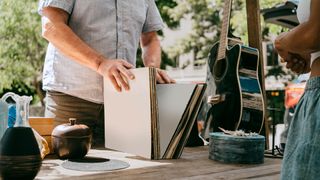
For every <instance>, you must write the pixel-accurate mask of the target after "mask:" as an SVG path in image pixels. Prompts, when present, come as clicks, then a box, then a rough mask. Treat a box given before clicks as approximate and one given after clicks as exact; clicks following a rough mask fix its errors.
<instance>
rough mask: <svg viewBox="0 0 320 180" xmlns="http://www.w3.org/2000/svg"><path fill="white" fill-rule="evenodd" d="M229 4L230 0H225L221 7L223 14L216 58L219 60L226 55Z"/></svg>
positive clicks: (230, 3)
mask: <svg viewBox="0 0 320 180" xmlns="http://www.w3.org/2000/svg"><path fill="white" fill-rule="evenodd" d="M231 5H232V0H225V3H224V7H223V14H222V15H223V19H222V27H221V34H220V42H219V49H218V57H217V60H221V59H224V58H225V57H226V48H227V46H228V31H229V23H230V13H231Z"/></svg>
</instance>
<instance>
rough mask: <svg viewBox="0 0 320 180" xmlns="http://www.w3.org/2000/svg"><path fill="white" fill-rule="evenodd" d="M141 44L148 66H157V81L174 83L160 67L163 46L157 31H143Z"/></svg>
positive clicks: (144, 61)
mask: <svg viewBox="0 0 320 180" xmlns="http://www.w3.org/2000/svg"><path fill="white" fill-rule="evenodd" d="M140 44H141V48H142V59H143V63H144V65H145V66H146V67H155V68H157V77H156V78H157V82H159V83H174V82H175V81H174V80H173V79H171V78H170V77H169V76H168V75H167V73H166V72H165V71H163V70H161V69H160V64H161V47H160V41H159V38H158V35H157V33H156V32H154V31H153V32H146V33H142V35H141V39H140Z"/></svg>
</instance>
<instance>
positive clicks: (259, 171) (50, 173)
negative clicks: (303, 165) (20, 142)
mask: <svg viewBox="0 0 320 180" xmlns="http://www.w3.org/2000/svg"><path fill="white" fill-rule="evenodd" d="M93 154H95V155H96V156H103V155H104V154H108V156H110V157H113V158H118V159H119V160H123V161H126V162H128V163H129V164H130V166H131V167H130V168H128V169H125V170H118V171H111V172H94V173H91V174H83V173H84V172H77V171H70V170H64V169H63V168H62V167H60V166H59V164H60V163H61V162H62V161H61V160H55V159H54V158H52V157H51V158H48V159H46V160H45V161H44V163H43V167H42V169H41V171H40V173H39V174H38V176H37V178H36V179H62V178H63V179H75V178H77V180H83V179H89V180H91V179H92V180H93V179H201V180H202V179H249V178H253V179H279V174H280V167H281V159H271V158H265V162H264V163H263V164H259V165H240V164H224V163H220V162H216V161H213V160H210V159H208V147H207V146H206V147H195V148H185V150H184V152H183V154H182V157H181V159H177V160H157V161H150V160H146V159H142V158H140V157H136V156H132V155H131V156H130V155H128V154H124V153H122V154H124V155H122V154H121V153H119V152H112V151H107V150H99V151H96V152H95V153H93ZM91 155H92V154H91Z"/></svg>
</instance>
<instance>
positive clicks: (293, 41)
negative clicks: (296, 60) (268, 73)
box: [275, 0, 320, 58]
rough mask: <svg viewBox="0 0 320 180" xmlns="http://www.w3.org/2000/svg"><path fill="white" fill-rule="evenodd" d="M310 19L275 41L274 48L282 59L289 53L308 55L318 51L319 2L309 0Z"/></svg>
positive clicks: (319, 36) (319, 46) (319, 42)
mask: <svg viewBox="0 0 320 180" xmlns="http://www.w3.org/2000/svg"><path fill="white" fill-rule="evenodd" d="M310 8H311V9H310V17H309V20H308V21H307V22H305V23H302V24H300V25H298V26H297V27H295V28H293V29H292V30H291V31H290V32H287V33H283V34H282V35H280V36H278V37H277V39H276V40H275V46H276V48H277V49H279V51H280V53H279V54H280V56H283V57H284V58H285V57H286V56H287V55H288V53H289V52H295V53H297V54H310V53H312V52H315V51H319V50H320V21H319V17H320V1H319V0H311V6H310Z"/></svg>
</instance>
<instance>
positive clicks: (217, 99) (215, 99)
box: [207, 94, 226, 104]
mask: <svg viewBox="0 0 320 180" xmlns="http://www.w3.org/2000/svg"><path fill="white" fill-rule="evenodd" d="M225 100H226V95H225V94H216V95H213V96H208V99H207V103H208V104H218V103H221V102H223V101H225Z"/></svg>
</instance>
